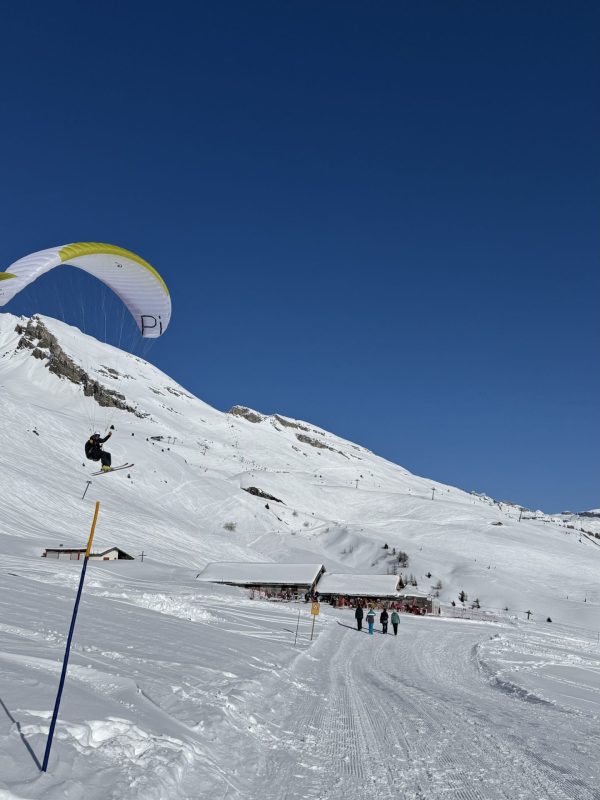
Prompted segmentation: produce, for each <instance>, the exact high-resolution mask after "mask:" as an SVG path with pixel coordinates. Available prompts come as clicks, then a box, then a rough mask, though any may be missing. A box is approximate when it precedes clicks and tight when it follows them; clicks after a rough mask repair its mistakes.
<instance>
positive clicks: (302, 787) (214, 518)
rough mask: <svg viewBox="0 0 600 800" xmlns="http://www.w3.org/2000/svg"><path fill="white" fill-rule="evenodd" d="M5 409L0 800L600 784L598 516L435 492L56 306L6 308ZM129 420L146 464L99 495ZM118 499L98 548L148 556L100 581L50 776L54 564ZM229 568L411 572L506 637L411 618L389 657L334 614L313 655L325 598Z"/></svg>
mask: <svg viewBox="0 0 600 800" xmlns="http://www.w3.org/2000/svg"><path fill="white" fill-rule="evenodd" d="M240 399H241V400H242V401H243V398H240ZM0 403H1V412H2V413H1V419H2V422H1V423H0V463H1V467H2V471H1V475H2V490H1V492H0V701H1V706H0V800H14V798H25V800H31V799H32V798H44V800H57V799H58V798H59V797H60V798H65V797H66V798H71V800H74V799H75V798H80V797H82V796H85V797H86V798H87V800H100V799H101V800H106V799H107V798H115V800H116V798H119V800H121V799H122V798H135V800H153V798H156V799H157V800H162V799H163V798H169V800H175V799H176V798H181V799H182V800H183V799H184V798H185V799H186V800H188V799H189V800H192V798H194V799H196V798H201V797H208V796H210V797H214V798H218V799H219V800H220V798H226V797H227V798H228V800H238V799H240V800H241V798H247V799H248V800H250V798H256V797H261V798H263V800H284V798H288V799H289V800H291V799H292V798H298V799H299V798H308V797H310V798H316V797H321V798H323V800H325V799H327V800H337V798H342V797H344V798H348V799H349V800H363V798H364V800H366V799H367V798H371V797H373V796H375V795H376V796H378V797H385V798H396V797H403V798H427V800H437V799H438V798H440V800H441V798H442V797H443V798H444V800H446V798H448V797H465V798H485V800H492V799H493V798H501V797H504V798H507V797H517V796H518V797H522V798H532V800H533V798H539V797H553V798H554V797H556V798H558V797H560V798H565V797H568V798H575V797H577V798H582V800H585V799H586V798H593V797H596V796H597V795H595V794H594V791H595V789H594V786H595V783H594V780H595V779H596V778H597V777H598V776H596V778H594V777H593V776H592V772H593V771H594V769H596V768H595V767H593V764H594V763H595V761H594V759H593V758H592V757H591V756H589V755H588V753H593V752H594V748H595V747H597V744H598V742H597V741H596V739H597V733H595V731H597V724H596V722H597V719H596V714H597V713H600V701H599V699H598V698H599V697H600V679H598V675H600V661H598V658H597V653H596V651H595V649H594V648H596V647H597V644H596V634H595V633H594V631H596V630H597V629H598V604H599V602H600V596H599V584H598V566H599V565H600V539H598V538H596V536H595V534H596V533H600V531H599V530H598V528H596V527H594V526H597V525H598V521H597V519H595V518H594V517H593V516H590V517H587V516H586V517H584V516H578V515H572V514H566V515H547V514H543V513H541V512H537V513H534V512H531V511H527V510H524V509H522V508H521V507H519V506H516V505H513V504H510V503H504V502H496V501H494V500H493V499H491V498H489V497H486V496H482V495H477V494H472V493H469V492H467V491H463V490H460V489H457V488H455V487H452V486H447V485H444V484H441V483H439V482H437V481H435V480H431V479H426V478H421V477H418V476H415V475H412V474H411V473H410V472H408V471H407V470H406V469H404V468H402V467H401V466H398V465H396V464H392V463H390V462H389V461H386V460H385V459H383V458H380V457H379V456H377V455H375V454H373V453H371V452H369V451H368V450H366V449H365V448H363V447H359V446H357V445H355V444H352V443H351V442H348V441H345V440H343V439H341V438H339V437H337V436H334V435H333V434H331V433H328V432H327V431H324V430H322V429H320V428H319V427H317V426H315V425H313V424H311V423H309V422H303V421H298V420H293V419H289V418H287V417H285V416H283V415H281V414H269V415H266V414H263V413H260V412H257V411H254V410H251V409H248V408H245V407H244V406H236V407H234V408H233V409H231V410H230V411H229V412H227V413H224V412H221V411H218V410H216V409H214V408H211V407H210V406H208V405H207V404H205V403H203V402H202V401H201V400H199V399H197V398H195V397H193V396H192V395H191V394H190V392H188V391H187V390H186V389H185V388H183V387H181V386H179V385H178V384H177V383H175V382H174V381H173V380H172V379H171V378H169V377H168V376H167V375H165V374H164V373H162V372H160V371H159V370H157V369H156V368H155V367H153V366H152V365H151V364H149V363H147V362H146V361H144V360H142V359H140V358H138V357H136V356H133V355H130V354H128V353H125V352H123V351H120V350H118V349H116V348H114V347H110V346H108V345H105V344H101V343H99V342H98V341H96V340H94V339H92V338H90V337H88V336H86V335H84V334H82V333H81V332H80V331H79V330H77V329H76V328H72V327H70V326H67V325H64V324H62V323H59V322H57V321H55V320H52V319H49V318H45V317H32V318H31V319H25V318H17V317H14V316H11V315H9V314H5V315H0ZM111 425H114V429H115V430H114V435H113V438H112V439H111V440H110V443H109V444H108V445H107V449H109V450H110V451H111V452H112V454H113V462H114V463H115V464H119V463H123V462H125V461H132V462H134V463H135V467H134V468H133V469H131V470H130V471H128V470H124V471H123V472H120V473H117V474H114V475H108V476H101V477H99V478H93V479H92V478H90V473H91V472H92V470H93V468H94V467H93V465H91V464H90V462H86V461H85V459H84V454H83V445H84V442H85V440H86V439H87V437H88V436H89V434H90V431H91V430H94V429H95V430H99V431H100V432H104V431H105V430H106V429H108V428H109V427H110V426H111ZM89 480H92V483H91V486H90V487H89V489H88V491H87V493H86V495H85V499H83V498H82V496H83V494H84V491H85V490H86V487H87V482H88V481H89ZM249 490H252V491H249ZM96 500H100V502H101V511H100V519H99V524H98V528H97V533H96V540H95V545H96V547H97V548H98V549H99V548H104V547H109V546H112V545H117V546H119V547H121V548H122V549H123V550H125V551H127V552H129V553H131V554H133V555H135V556H138V554H139V553H141V552H142V551H144V553H145V557H144V561H143V562H142V561H141V560H140V559H139V558H136V560H135V561H122V562H113V563H101V562H94V563H93V564H92V565H91V567H90V570H89V572H88V578H87V581H86V589H85V594H84V599H83V603H82V608H81V613H80V620H79V622H78V627H77V630H76V637H75V645H74V650H73V656H72V662H71V666H70V669H69V680H68V684H67V690H66V691H65V696H64V699H63V705H62V707H61V717H60V724H59V726H58V728H57V738H56V742H55V745H54V749H53V756H52V761H51V769H50V770H49V772H48V773H47V774H45V775H40V774H39V772H38V770H37V767H36V763H35V761H36V759H40V758H41V755H42V751H43V746H44V743H45V738H46V733H47V730H48V718H49V713H50V710H51V708H52V704H53V701H54V692H55V690H56V683H57V678H58V673H59V670H60V660H61V658H62V654H63V651H64V642H65V636H66V631H67V628H68V621H69V618H70V613H71V609H72V604H73V595H74V591H75V588H76V585H77V581H78V577H79V572H80V569H81V566H80V564H78V563H77V562H69V561H50V560H47V559H42V558H40V556H41V553H42V551H43V549H44V548H45V547H51V546H56V545H58V544H64V545H66V546H82V545H83V544H84V543H85V541H86V540H87V535H88V531H89V525H90V521H91V512H92V508H93V503H94V501H96ZM581 529H583V532H582V530H581ZM386 544H387V545H388V547H387V548H385V547H384V545H386ZM394 549H395V550H396V551H404V552H405V553H406V554H407V555H408V559H409V560H408V565H407V566H405V567H401V566H400V565H399V563H398V558H397V556H394V555H393V552H394ZM218 560H227V561H235V560H261V561H264V560H272V561H280V562H307V563H316V562H322V563H324V564H325V566H326V568H327V569H328V570H329V571H346V572H352V571H354V572H361V573H364V572H373V573H387V572H390V571H392V570H399V571H400V572H402V573H403V574H404V575H405V577H407V578H408V577H409V576H410V575H413V576H414V577H415V579H416V580H417V581H418V585H419V588H421V589H424V590H433V589H434V587H436V586H440V585H441V588H439V589H438V591H439V594H440V598H441V600H442V602H443V603H445V604H446V608H447V607H448V606H447V604H448V603H450V601H451V600H455V601H457V600H458V594H459V592H460V591H461V590H463V591H465V592H466V593H467V594H468V597H469V602H468V603H467V604H466V605H467V607H468V606H469V605H470V602H471V601H474V600H475V599H476V598H477V599H478V600H479V602H480V605H481V607H482V608H483V609H490V610H491V611H493V612H495V614H496V618H497V619H499V621H498V622H497V623H495V624H492V625H491V626H490V624H489V623H488V624H487V625H484V624H482V623H478V622H468V621H461V620H452V619H447V618H441V619H437V620H434V619H426V620H425V619H423V620H421V619H403V621H402V623H401V633H402V636H401V637H399V638H400V639H401V643H400V642H399V643H398V647H397V649H396V650H393V648H394V647H395V646H396V643H395V642H394V640H393V638H392V637H389V641H388V640H387V638H386V637H379V638H377V637H376V641H369V637H367V636H365V637H362V636H358V635H357V636H354V634H353V633H351V632H349V631H348V629H347V628H346V627H343V626H344V625H345V624H348V623H349V624H350V625H351V624H352V617H351V616H349V617H348V615H349V614H350V613H351V612H347V611H346V612H333V611H328V610H325V609H324V612H325V613H324V614H322V616H321V617H320V618H319V623H318V626H317V637H316V640H315V641H314V642H312V643H311V642H310V641H309V637H308V633H307V631H308V630H309V620H310V617H309V615H308V613H307V611H306V609H305V608H304V607H302V606H296V605H289V606H288V605H284V604H268V603H260V602H256V601H254V602H253V601H251V600H249V599H248V598H247V597H246V595H245V593H244V592H243V591H241V590H237V589H231V588H227V587H210V586H206V585H204V586H202V585H200V584H199V582H197V581H195V575H196V573H197V572H198V571H199V569H200V568H202V567H203V566H204V565H205V564H207V563H208V562H210V561H218ZM506 609H507V610H506ZM528 610H529V611H531V612H533V617H532V621H531V622H530V623H527V622H526V621H525V618H524V612H525V611H528ZM344 613H345V614H346V616H344ZM517 617H518V619H519V620H521V621H520V622H519V621H517V619H516V618H517ZM548 617H550V618H551V619H552V620H553V622H552V625H546V623H545V620H546V619H547V618H548ZM298 620H299V621H300V628H299V640H298V646H297V647H296V648H294V647H293V644H292V643H293V641H294V632H295V626H296V624H297V622H298ZM336 621H339V622H340V623H342V624H341V625H336V624H335V623H336ZM380 639H381V640H385V641H380ZM582 676H584V677H582ZM575 687H576V688H575ZM582 687H583V688H582ZM365 688H368V690H369V693H370V694H369V697H368V699H367V697H366V696H365V694H364V690H365ZM530 701H531V702H530ZM515 704H520V705H518V706H515ZM2 708H3V709H4V711H2ZM590 708H592V711H591V712H590V711H589V709H590ZM565 709H567V710H568V711H569V713H568V714H565V713H564V710H565ZM542 713H544V714H546V715H547V719H546V720H545V722H542V723H540V714H542ZM3 714H4V716H3ZM387 715H389V716H387ZM577 715H579V716H577ZM590 715H591V716H590ZM515 720H518V727H519V729H518V730H513V729H512V728H510V725H511V724H512V723H513V722H514V721H515ZM594 737H596V738H594ZM556 742H569V745H568V747H564V746H563V745H561V747H560V748H559V749H556V747H555V745H556ZM473 748H475V751H474V750H473ZM554 750H556V752H554ZM550 751H553V756H552V759H554V761H553V763H556V764H557V767H556V769H557V770H558V772H553V767H552V765H551V764H550V761H549V760H548V759H549V758H550V756H549V752H550ZM464 753H470V754H471V755H470V756H469V757H468V758H466V760H465V758H463V756H461V754H464ZM542 753H543V754H544V756H545V759H544V760H542V759H541V756H540V757H539V758H538V754H542ZM513 754H516V755H514V757H513ZM590 765H591V766H590ZM565 775H569V776H570V775H573V776H576V777H574V778H573V782H572V781H571V778H570V777H569V778H568V779H567V778H566V777H565ZM592 778H593V780H592ZM528 787H532V788H531V793H529V794H528Z"/></svg>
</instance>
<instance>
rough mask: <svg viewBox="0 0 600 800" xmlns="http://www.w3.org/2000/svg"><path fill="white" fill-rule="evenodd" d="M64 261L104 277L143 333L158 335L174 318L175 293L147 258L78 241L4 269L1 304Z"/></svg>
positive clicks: (108, 245)
mask: <svg viewBox="0 0 600 800" xmlns="http://www.w3.org/2000/svg"><path fill="white" fill-rule="evenodd" d="M63 264H70V265H71V266H74V267H78V268H79V269H83V270H85V271H86V272H89V274H90V275H93V276H94V277H96V278H98V279H99V280H101V281H102V282H103V283H105V284H106V285H107V286H108V287H109V288H110V289H112V290H113V291H114V292H115V294H117V295H118V296H119V297H120V298H121V300H122V301H123V302H124V303H125V305H126V306H127V308H128V309H129V312H130V313H131V315H132V317H133V318H134V319H135V321H136V324H137V326H138V328H139V330H140V333H141V334H142V336H143V337H145V338H147V339H156V338H157V337H158V336H160V335H161V334H163V333H164V332H165V330H166V329H167V326H168V324H169V321H170V319H171V297H170V295H169V290H168V289H167V286H166V284H165V282H164V281H163V279H162V278H161V276H160V275H159V274H158V272H157V271H156V270H155V269H154V267H152V266H151V265H150V264H148V262H147V261H144V259H143V258H141V257H140V256H138V255H136V254H135V253H132V252H131V251H129V250H124V249H123V248H122V247H117V246H116V245H112V244H100V243H98V242H78V243H76V244H67V245H63V246H62V247H50V248H49V249H48V250H40V251H39V252H37V253H32V254H31V255H28V256H25V257H24V258H21V259H19V261H15V263H14V264H11V266H10V267H9V268H8V269H7V271H6V272H0V306H3V305H6V303H8V302H9V301H10V300H12V298H13V297H14V296H15V295H16V294H18V292H20V291H21V289H24V288H25V287H26V286H28V285H29V284H30V283H32V282H33V281H35V280H36V279H37V278H39V277H40V275H43V274H44V273H45V272H48V271H49V270H51V269H54V267H59V266H61V265H63Z"/></svg>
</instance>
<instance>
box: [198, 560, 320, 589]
mask: <svg viewBox="0 0 600 800" xmlns="http://www.w3.org/2000/svg"><path fill="white" fill-rule="evenodd" d="M323 569H324V567H323V565H322V564H273V563H270V562H269V563H263V562H260V561H250V562H237V561H216V562H214V563H212V564H208V565H207V566H206V567H205V568H204V569H203V570H202V572H201V573H200V574H199V575H198V576H197V577H198V580H199V581H207V582H209V583H232V584H236V585H241V586H250V585H256V586H266V585H271V586H273V585H277V586H294V585H300V586H311V585H312V584H313V583H314V582H315V581H316V579H317V578H318V576H319V574H320V573H321V571H322V570H323Z"/></svg>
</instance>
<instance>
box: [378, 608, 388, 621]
mask: <svg viewBox="0 0 600 800" xmlns="http://www.w3.org/2000/svg"><path fill="white" fill-rule="evenodd" d="M387 621H388V612H387V611H386V610H385V608H384V609H383V611H382V612H381V614H380V615H379V622H387Z"/></svg>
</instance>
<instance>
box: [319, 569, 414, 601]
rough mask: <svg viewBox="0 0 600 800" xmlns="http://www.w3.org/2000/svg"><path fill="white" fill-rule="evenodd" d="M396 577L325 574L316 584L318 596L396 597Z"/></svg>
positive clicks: (339, 573)
mask: <svg viewBox="0 0 600 800" xmlns="http://www.w3.org/2000/svg"><path fill="white" fill-rule="evenodd" d="M398 580H399V579H398V576H397V575H355V574H352V573H349V574H345V573H341V572H326V573H325V575H323V577H322V578H321V579H320V580H319V583H318V584H317V591H318V592H319V594H344V595H349V596H352V597H396V596H397V594H398Z"/></svg>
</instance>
